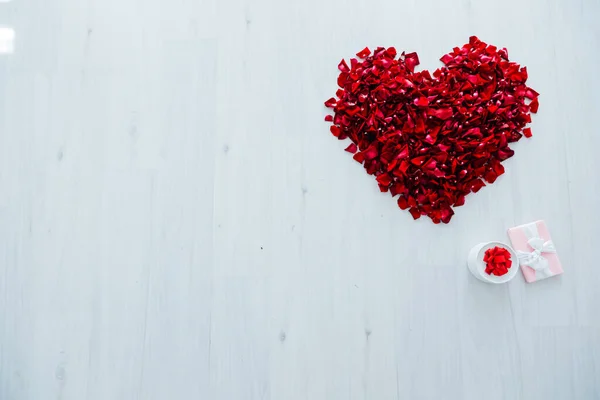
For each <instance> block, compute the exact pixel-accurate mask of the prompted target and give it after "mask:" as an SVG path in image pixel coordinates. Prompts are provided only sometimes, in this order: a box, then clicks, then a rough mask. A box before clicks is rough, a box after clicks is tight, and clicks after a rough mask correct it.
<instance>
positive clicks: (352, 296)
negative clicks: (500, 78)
mask: <svg viewBox="0 0 600 400" xmlns="http://www.w3.org/2000/svg"><path fill="white" fill-rule="evenodd" d="M599 17H600V3H599V2H598V0H569V1H566V0H563V1H560V0H550V1H546V0H529V1H523V0H504V1H496V0H493V1H492V0H486V1H473V0H458V1H457V0H452V1H450V0H444V1H442V0H440V1H433V0H411V1H406V0H402V1H400V0H346V1H344V0H329V1H322V0H303V1H284V0H245V1H244V0H170V1H165V0H163V1H158V0H85V1H84V0H12V1H7V0H3V1H2V2H0V26H1V27H3V28H4V32H5V33H6V32H8V30H9V29H12V30H13V31H14V34H15V38H14V43H13V44H14V51H13V52H12V53H5V54H2V55H0V399H2V400H54V399H62V400H113V399H115V400H120V399H123V400H132V399H140V400H155V399H159V400H163V399H164V400H179V399H182V400H187V399H200V400H238V399H240V400H255V399H256V400H258V399H270V400H296V399H307V400H321V399H323V400H337V399H372V400H385V399H409V400H414V399H435V400H438V399H477V400H479V399H491V400H494V399H509V400H514V399H523V400H537V399H544V400H549V399H550V400H554V399H558V400H562V399H565V400H580V399H583V400H588V399H600V266H599V263H598V253H597V251H598V245H597V244H596V243H597V242H598V240H599V238H600V227H599V226H600V225H599V224H600V217H599V212H600V201H599V200H598V196H599V194H600V179H599V178H598V176H599V173H600V157H599V156H598V154H599V153H598V152H599V151H600V150H599V149H600V132H598V129H599V128H598V126H599V122H598V121H599V119H598V118H599V115H600V114H599V108H600V78H599V75H598V74H599V72H598V71H599V70H598V64H599V61H600V55H599V53H598V50H599V48H600V25H599V24H598V18H599ZM7 29H8V30H7ZM473 34H476V35H478V36H479V37H480V38H481V39H482V40H484V41H487V42H489V43H492V44H495V45H498V46H506V47H507V48H508V49H509V55H510V56H511V59H514V60H515V61H518V62H520V63H522V64H523V65H526V66H527V67H528V69H529V74H530V81H529V82H530V84H531V86H532V87H534V88H535V89H536V90H538V91H539V92H540V93H541V98H540V103H541V106H540V112H539V114H538V115H537V116H535V117H534V123H533V125H532V128H533V133H534V137H533V138H532V139H531V140H522V141H520V142H519V143H517V144H516V145H515V146H514V149H515V151H516V155H515V157H514V158H512V159H510V160H509V161H508V162H506V164H505V165H506V167H507V173H506V174H505V175H504V176H502V177H501V178H500V179H499V180H498V181H497V182H496V184H494V185H492V186H490V187H487V188H485V189H483V190H482V191H481V192H479V193H478V194H476V195H471V196H469V197H468V198H467V203H466V205H465V206H464V207H462V208H459V209H457V212H456V215H455V216H454V218H453V220H452V222H451V224H450V225H448V226H436V225H433V224H432V223H431V222H429V221H428V220H426V219H425V218H423V219H422V220H419V221H416V222H415V221H413V220H412V218H411V216H410V215H409V214H408V212H403V211H401V210H399V209H398V207H397V206H396V204H395V201H394V200H392V199H391V197H390V196H389V194H381V193H379V191H378V188H377V185H376V184H375V182H374V180H373V178H372V177H370V176H368V175H367V174H366V173H365V172H364V171H363V170H362V168H361V166H360V165H358V164H357V163H356V162H354V161H353V160H352V158H351V156H350V155H349V154H348V153H345V152H343V148H344V147H345V146H346V143H340V142H337V141H336V140H335V138H333V137H332V136H331V134H330V133H329V131H328V126H327V124H326V123H325V122H323V121H322V119H323V116H324V115H325V114H326V110H325V108H324V107H323V101H324V100H326V99H327V98H329V97H331V95H333V94H334V92H335V90H336V84H335V82H336V77H337V69H336V66H337V64H338V62H339V60H340V59H341V58H342V57H350V56H352V55H353V54H354V53H356V52H357V51H358V50H361V49H362V48H363V47H364V46H365V45H368V46H370V47H375V46H378V45H384V46H391V45H394V46H396V47H397V48H398V49H400V50H402V49H406V50H408V51H418V53H419V56H420V58H421V62H422V67H423V68H435V67H437V66H439V65H440V63H439V61H438V58H439V57H440V56H441V55H443V54H444V53H445V52H447V51H449V50H450V49H451V48H452V47H453V46H456V45H462V44H463V43H465V42H466V41H468V37H469V36H470V35H473ZM4 37H5V39H6V35H4ZM5 50H6V49H5ZM539 218H542V219H545V220H546V221H547V223H548V225H549V227H550V230H551V232H552V234H553V237H554V241H555V243H556V246H557V248H558V250H559V252H560V256H561V258H562V261H563V264H564V269H565V274H564V275H563V276H562V277H559V278H554V279H550V280H546V281H543V282H540V283H535V284H531V285H527V284H526V283H525V282H524V280H523V278H522V276H521V275H520V274H519V276H517V279H515V280H514V281H513V282H511V283H510V284H508V285H505V286H498V287H492V286H488V285H485V284H483V283H481V282H479V281H476V280H475V279H474V278H473V277H471V276H470V275H469V273H468V271H467V269H466V267H465V257H466V253H467V252H468V250H469V248H470V247H471V246H473V245H474V244H476V243H478V242H480V241H483V240H507V237H506V232H505V231H506V229H507V228H509V227H511V226H514V225H516V224H520V223H524V222H529V221H532V220H535V219H539Z"/></svg>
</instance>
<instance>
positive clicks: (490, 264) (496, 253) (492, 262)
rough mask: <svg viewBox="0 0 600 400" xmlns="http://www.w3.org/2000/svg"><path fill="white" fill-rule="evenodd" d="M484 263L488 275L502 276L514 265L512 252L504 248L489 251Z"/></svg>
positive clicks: (486, 253) (486, 252)
mask: <svg viewBox="0 0 600 400" xmlns="http://www.w3.org/2000/svg"><path fill="white" fill-rule="evenodd" d="M483 261H484V262H485V272H486V273H487V274H488V275H496V276H502V275H504V274H506V273H507V272H508V269H509V268H510V266H511V265H512V261H511V260H510V252H509V251H508V250H506V249H503V248H502V247H494V248H491V249H487V250H486V251H485V255H484V257H483Z"/></svg>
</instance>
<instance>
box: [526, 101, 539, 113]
mask: <svg viewBox="0 0 600 400" xmlns="http://www.w3.org/2000/svg"><path fill="white" fill-rule="evenodd" d="M539 107H540V103H538V99H533V100H531V103H529V110H531V112H532V113H536V112H538V108H539Z"/></svg>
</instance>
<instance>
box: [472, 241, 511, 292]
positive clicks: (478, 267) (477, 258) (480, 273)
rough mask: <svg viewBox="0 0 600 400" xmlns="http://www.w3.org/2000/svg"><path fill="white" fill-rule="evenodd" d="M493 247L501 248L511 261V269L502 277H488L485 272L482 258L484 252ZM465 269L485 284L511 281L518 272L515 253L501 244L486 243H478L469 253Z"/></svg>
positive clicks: (507, 246)
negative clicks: (507, 253) (508, 254)
mask: <svg viewBox="0 0 600 400" xmlns="http://www.w3.org/2000/svg"><path fill="white" fill-rule="evenodd" d="M494 247H501V248H503V249H506V250H508V252H509V253H510V259H511V261H512V265H511V267H510V268H509V269H508V272H507V273H506V274H504V275H502V276H496V275H488V274H487V273H486V272H485V262H484V261H483V257H484V256H485V252H486V251H487V250H488V249H491V248H494ZM467 267H468V268H469V271H471V273H472V274H473V275H474V276H475V278H477V279H479V280H480V281H483V282H486V283H495V284H500V283H506V282H508V281H510V280H511V279H513V278H514V277H515V276H516V275H517V272H518V271H519V260H518V258H517V253H515V251H514V250H513V249H512V247H510V246H509V245H507V244H505V243H501V242H487V243H479V244H478V245H476V246H474V247H473V248H472V249H471V251H470V252H469V257H468V258H467Z"/></svg>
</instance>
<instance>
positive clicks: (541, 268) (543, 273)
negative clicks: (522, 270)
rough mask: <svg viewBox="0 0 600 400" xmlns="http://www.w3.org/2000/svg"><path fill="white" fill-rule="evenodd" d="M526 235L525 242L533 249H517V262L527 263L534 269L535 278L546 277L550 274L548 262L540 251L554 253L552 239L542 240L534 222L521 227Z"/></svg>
mask: <svg viewBox="0 0 600 400" xmlns="http://www.w3.org/2000/svg"><path fill="white" fill-rule="evenodd" d="M521 228H522V229H523V232H524V233H525V235H526V236H527V239H528V240H527V243H528V244H529V245H530V246H531V248H532V249H533V251H532V252H527V251H520V250H517V256H518V257H519V264H521V265H527V266H529V267H531V268H533V269H534V270H535V278H536V280H539V279H544V278H548V277H550V276H552V275H554V274H553V273H552V271H550V264H549V263H548V260H547V259H546V258H545V257H544V256H543V255H542V253H556V249H555V248H554V243H552V240H547V241H544V239H542V238H541V237H540V234H539V233H538V229H537V224H536V223H535V222H533V223H531V224H527V225H523V226H522V227H521Z"/></svg>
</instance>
